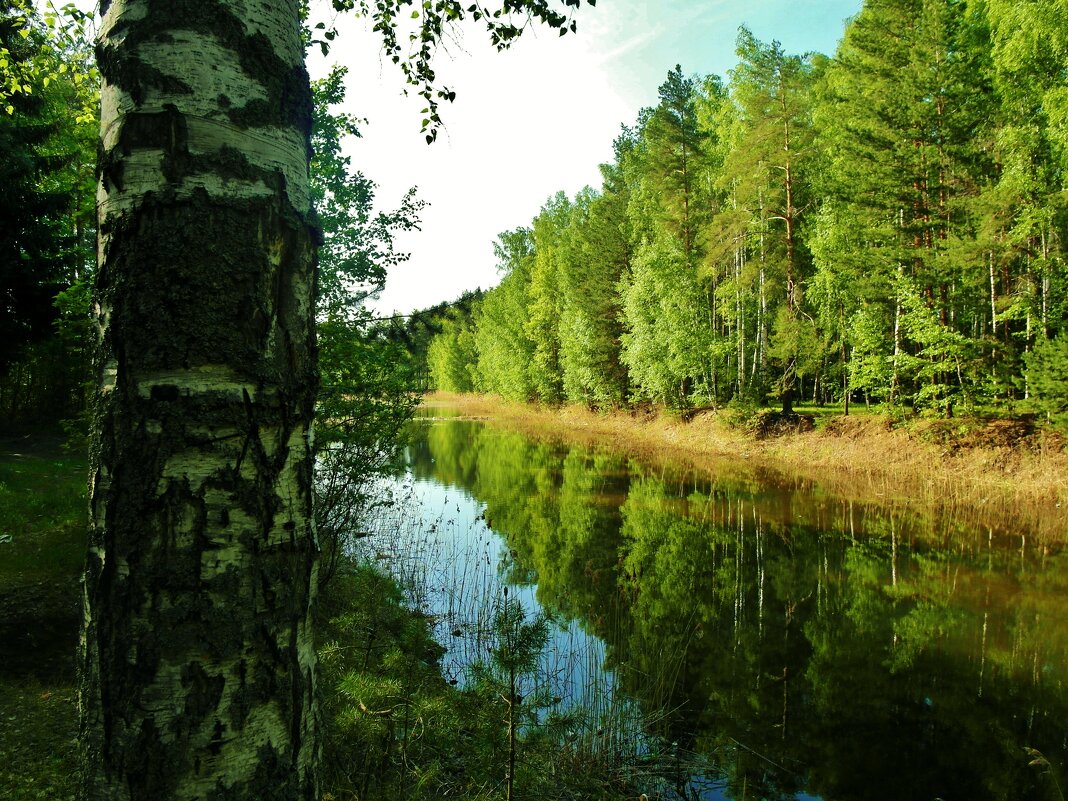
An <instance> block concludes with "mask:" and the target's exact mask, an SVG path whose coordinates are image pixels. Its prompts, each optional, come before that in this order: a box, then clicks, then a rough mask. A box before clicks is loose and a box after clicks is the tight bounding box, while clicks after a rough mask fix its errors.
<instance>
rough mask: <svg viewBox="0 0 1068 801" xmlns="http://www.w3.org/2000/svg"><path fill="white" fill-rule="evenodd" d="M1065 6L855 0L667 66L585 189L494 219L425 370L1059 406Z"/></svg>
mask: <svg viewBox="0 0 1068 801" xmlns="http://www.w3.org/2000/svg"><path fill="white" fill-rule="evenodd" d="M1066 15H1068V3H1066V2H1064V0H1055V2H1047V3H1023V4H1021V3H1014V2H1010V1H1009V0H986V1H985V2H964V1H963V0H868V2H866V3H865V5H864V8H863V9H862V10H861V12H860V13H859V14H857V16H856V17H854V18H853V19H852V20H851V21H850V22H849V24H848V26H847V28H846V31H845V34H844V36H843V39H842V41H841V43H840V45H839V47H838V51H837V54H836V55H835V56H834V58H828V57H826V56H822V55H818V54H804V55H791V54H788V53H786V52H784V51H783V49H782V47H781V46H780V45H779V44H778V43H777V42H772V43H771V44H767V43H764V42H761V41H758V40H757V39H756V38H755V37H754V36H753V34H752V33H751V32H750V31H749V30H747V29H745V28H742V29H741V30H740V32H739V35H738V40H737V53H738V58H739V62H738V65H737V67H735V69H733V70H731V71H730V72H729V74H728V79H727V80H726V81H725V82H724V81H723V80H721V79H720V78H719V77H716V76H710V77H707V78H691V77H687V76H686V75H684V74H683V72H682V70H681V69H680V68H679V67H676V68H675V69H674V70H672V71H671V72H669V74H668V76H667V80H666V81H665V82H664V83H663V84H662V85H661V87H660V91H659V98H660V101H659V103H658V105H657V106H656V107H654V108H647V109H644V110H643V111H642V112H641V113H640V115H639V117H638V120H637V122H636V123H635V124H634V125H633V126H630V127H624V129H623V131H622V133H621V135H620V136H619V138H618V139H617V140H616V142H615V148H614V152H615V159H614V161H613V162H612V163H610V164H605V165H602V167H601V171H602V175H603V185H602V187H601V188H600V190H594V189H591V188H587V189H584V190H583V191H581V192H579V193H578V195H577V196H575V197H574V198H568V197H567V196H565V195H564V194H563V193H559V194H557V195H556V196H554V197H553V198H551V199H550V200H549V201H548V202H547V203H546V205H545V206H544V208H543V209H542V210H541V212H540V213H539V214H538V216H537V217H536V218H535V219H534V220H533V222H532V223H531V224H530V225H529V226H525V227H520V228H517V229H515V230H513V231H508V232H506V233H503V234H501V235H500V238H499V241H498V243H497V250H496V252H497V257H498V262H499V269H500V270H501V272H502V274H503V278H502V280H501V282H500V284H499V286H497V287H496V288H495V289H493V290H492V291H490V292H488V293H487V294H486V295H485V297H484V298H483V299H482V300H481V302H480V303H478V304H477V305H476V306H475V307H474V308H473V309H472V310H471V311H470V312H468V313H461V312H456V313H454V314H453V315H452V317H451V318H450V319H448V320H447V321H446V322H445V325H444V328H443V330H442V332H441V333H440V334H439V335H438V336H436V337H435V338H434V340H433V341H432V342H431V343H430V345H429V349H428V359H429V367H430V371H431V375H432V378H433V381H434V384H435V385H436V386H437V387H438V388H440V389H444V390H451V391H481V392H492V393H497V394H500V395H503V396H505V397H507V398H512V399H516V400H522V401H540V402H544V403H561V402H571V403H581V404H586V405H589V406H591V407H599V408H605V407H617V406H621V405H625V404H629V403H634V402H653V403H656V404H662V405H664V406H666V407H670V408H676V409H681V408H687V407H693V406H705V405H711V406H717V405H721V404H726V403H729V402H732V401H734V402H742V403H764V402H767V401H769V400H778V401H779V402H781V403H782V404H783V406H784V407H785V409H786V410H789V409H790V408H791V407H792V404H793V403H794V402H795V401H801V400H804V401H806V402H811V401H815V402H817V403H832V402H837V403H843V402H845V403H848V401H849V400H850V399H851V400H852V401H854V402H857V401H866V402H881V403H888V404H893V405H908V406H913V407H915V408H918V409H925V410H931V411H932V412H935V413H940V414H944V415H951V414H953V412H954V410H955V409H964V410H974V409H982V408H991V407H1002V408H1011V407H1014V406H1015V405H1017V402H1019V401H1027V403H1028V404H1029V408H1032V409H1034V410H1038V411H1043V412H1047V413H1049V414H1050V415H1051V416H1054V417H1059V418H1060V419H1062V420H1065V419H1068V366H1066V364H1068V271H1066V268H1065V241H1066V240H1065V235H1066V226H1068V215H1066V208H1068V205H1066V198H1068V196H1066V195H1065V189H1066V183H1065V170H1066V168H1068V70H1066V65H1068V24H1066V22H1065V20H1066V19H1068V16H1066Z"/></svg>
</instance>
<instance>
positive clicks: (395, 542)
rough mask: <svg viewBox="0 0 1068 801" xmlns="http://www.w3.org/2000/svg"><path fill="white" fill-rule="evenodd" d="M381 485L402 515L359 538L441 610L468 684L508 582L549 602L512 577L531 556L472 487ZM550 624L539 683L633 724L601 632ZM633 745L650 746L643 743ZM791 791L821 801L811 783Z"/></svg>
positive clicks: (703, 778) (531, 604) (448, 666)
mask: <svg viewBox="0 0 1068 801" xmlns="http://www.w3.org/2000/svg"><path fill="white" fill-rule="evenodd" d="M383 488H384V489H385V490H386V491H387V492H388V493H389V494H390V495H391V496H392V497H393V499H394V502H395V509H396V510H397V515H396V516H391V517H388V519H387V518H386V517H383V518H382V519H381V520H380V525H379V526H378V528H377V530H374V531H372V533H371V535H370V536H369V537H367V538H366V539H364V540H362V541H361V547H362V548H363V549H365V552H366V553H367V554H368V556H370V557H372V558H375V559H377V560H379V561H381V562H382V563H383V564H384V565H385V566H386V567H387V568H388V569H389V570H390V571H391V572H392V573H393V575H395V576H396V577H397V578H399V579H400V580H401V582H402V583H403V584H404V585H405V586H406V587H408V589H409V591H410V593H411V596H412V600H413V602H414V603H415V605H416V607H417V608H418V609H419V610H420V611H422V612H424V613H425V614H427V615H429V616H431V618H432V619H433V620H434V622H435V631H436V637H437V639H438V641H439V642H440V643H441V644H442V646H444V647H445V648H446V653H445V656H444V657H443V659H442V666H443V671H444V673H445V675H446V677H447V678H449V679H452V680H455V681H456V683H457V684H460V685H462V684H463V683H464V680H465V668H466V667H467V666H469V665H470V664H471V663H473V662H474V661H475V660H476V659H479V658H483V659H485V658H486V657H487V655H488V650H489V647H490V640H489V639H488V637H487V632H488V631H489V628H490V622H489V621H490V618H491V617H492V610H493V609H494V608H495V604H499V603H500V602H501V600H502V599H503V597H504V590H505V588H506V587H507V590H508V595H509V597H512V598H518V599H519V601H520V602H521V603H522V605H523V608H524V610H526V611H527V613H528V615H530V616H533V615H536V614H538V613H540V612H548V613H549V614H551V613H552V610H545V609H543V608H542V606H541V604H540V603H539V602H538V600H537V597H536V590H537V585H536V583H534V582H530V583H525V584H524V583H519V584H516V583H511V582H510V581H509V579H515V578H516V577H525V576H526V575H527V573H526V570H525V566H523V565H518V566H517V567H518V568H519V569H518V570H515V569H512V570H511V571H510V570H509V568H510V567H516V566H513V565H512V564H511V554H510V553H509V552H508V548H507V545H506V543H505V541H504V539H503V537H501V536H500V535H499V534H497V533H496V532H495V531H493V529H492V528H490V527H489V526H488V525H486V521H485V518H484V515H483V513H484V511H485V505H484V504H482V503H481V502H479V501H478V500H476V499H475V498H473V497H472V496H471V495H470V494H469V493H467V492H466V491H465V490H463V489H460V488H458V487H454V486H446V485H444V484H440V483H438V482H436V481H432V480H421V479H420V480H416V479H413V478H412V476H411V475H410V474H408V475H405V476H402V477H398V478H394V479H390V480H387V481H386V483H385V485H384V487H383ZM509 573H510V574H511V575H509ZM534 578H535V581H536V577H534ZM487 610H489V611H487ZM550 631H551V634H550V640H549V644H548V646H547V647H546V649H545V652H544V654H543V656H542V660H541V665H540V670H539V675H540V679H539V682H547V684H545V683H539V685H538V688H537V689H539V690H545V691H546V692H547V694H548V695H550V696H551V697H554V698H559V699H560V702H559V703H560V708H561V709H562V710H567V709H575V708H584V709H586V710H587V711H588V712H589V713H590V715H591V720H590V723H592V726H591V729H596V728H597V726H598V721H599V719H600V718H601V717H602V716H612V715H616V716H619V715H626V716H628V717H629V720H630V722H631V723H630V725H633V726H635V727H637V726H639V725H640V723H639V718H638V717H637V716H636V705H635V704H634V703H633V702H632V701H629V700H628V699H621V698H617V697H615V694H614V690H615V682H614V677H613V676H612V674H611V672H606V671H605V669H604V662H605V644H604V642H603V641H602V640H600V639H599V638H597V637H594V636H592V635H590V634H588V633H586V632H584V631H583V630H582V629H581V628H580V626H579V623H578V622H577V621H570V622H564V621H554V625H552V626H551V628H550ZM529 691H530V688H527V689H526V692H529ZM616 719H617V721H618V719H619V718H618V717H617V718H616ZM634 745H635V746H636V747H637V748H638V749H639V750H640V751H642V752H645V746H643V745H640V744H634ZM665 789H667V788H665ZM686 791H687V797H690V798H693V797H696V798H699V799H701V800H702V801H728V800H729V799H730V798H731V796H730V795H728V794H727V793H726V788H725V787H724V782H723V780H722V779H721V778H719V777H717V776H712V775H702V774H696V775H691V777H690V781H689V784H688V786H687V788H686ZM794 798H795V801H820V800H819V798H818V797H816V796H811V795H807V794H805V793H798V794H797V795H795V796H794Z"/></svg>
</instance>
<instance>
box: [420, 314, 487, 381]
mask: <svg viewBox="0 0 1068 801" xmlns="http://www.w3.org/2000/svg"><path fill="white" fill-rule="evenodd" d="M472 312H474V313H477V307H475V309H473V310H472ZM477 360H478V351H477V349H476V347H475V332H474V327H473V325H472V322H471V316H470V314H467V315H462V316H461V315H457V316H455V317H451V318H446V319H445V321H444V322H443V323H442V328H441V333H440V334H437V335H436V336H435V337H434V338H433V339H431V340H430V345H429V347H428V348H427V364H428V365H429V368H430V380H431V381H432V382H433V385H434V387H435V388H436V389H440V390H443V391H445V392H471V391H472V390H474V389H475V364H476V362H477Z"/></svg>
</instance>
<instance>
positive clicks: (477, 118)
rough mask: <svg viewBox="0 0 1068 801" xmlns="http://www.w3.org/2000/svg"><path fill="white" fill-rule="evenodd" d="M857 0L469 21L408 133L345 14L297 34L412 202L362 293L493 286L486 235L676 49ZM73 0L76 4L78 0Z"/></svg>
mask: <svg viewBox="0 0 1068 801" xmlns="http://www.w3.org/2000/svg"><path fill="white" fill-rule="evenodd" d="M38 2H39V4H40V0H38ZM861 3H862V0H598V3H597V5H596V6H595V7H590V6H589V5H587V4H586V3H585V0H583V6H582V8H581V9H580V10H579V11H578V12H577V13H576V15H575V18H576V20H577V22H578V33H577V34H570V33H569V34H568V35H566V36H562V37H561V36H559V35H558V34H557V32H555V31H551V30H548V29H543V30H538V29H537V28H531V29H529V30H527V32H526V33H525V34H524V35H523V36H522V37H521V38H520V40H519V42H518V43H516V44H515V45H514V46H513V47H512V49H511V50H509V51H506V52H503V53H498V52H497V51H496V50H494V49H493V47H492V46H490V44H489V42H488V36H487V35H486V33H485V31H484V30H480V29H478V27H477V26H475V25H469V26H466V27H465V28H463V29H462V30H460V31H459V32H458V33H457V36H456V37H455V38H454V41H452V42H450V43H449V44H448V45H447V46H446V47H445V48H443V49H442V50H441V51H439V54H438V60H437V61H436V63H435V68H436V70H437V72H438V75H439V78H440V79H441V81H440V82H441V84H442V85H446V86H448V87H449V88H451V89H453V90H454V91H455V92H456V95H457V97H456V101H455V102H454V103H451V104H449V103H443V104H442V106H441V107H440V113H441V116H442V118H443V119H444V122H445V128H444V130H443V131H442V132H441V133H440V134H439V137H438V141H437V142H435V143H434V144H433V145H427V144H426V142H425V140H424V138H423V136H424V135H423V134H422V133H421V132H420V122H421V120H422V117H423V115H422V114H420V113H419V112H420V110H421V109H422V108H423V106H424V104H423V102H422V101H421V100H420V98H418V97H417V96H416V95H414V94H413V95H412V96H410V97H405V96H404V94H403V90H404V80H403V78H402V76H401V73H400V70H399V69H398V68H397V67H396V66H395V65H393V64H392V63H390V62H388V61H387V60H384V59H383V58H381V55H380V51H381V48H380V44H379V40H378V37H377V34H374V33H373V32H371V31H370V30H369V26H368V25H367V24H366V21H365V20H362V19H359V18H355V17H353V16H352V15H350V14H345V15H342V16H341V17H339V18H336V22H337V25H338V29H339V36H338V38H337V39H335V40H334V42H333V46H332V48H331V50H330V53H329V55H328V56H327V57H325V58H324V57H323V56H322V55H321V54H320V53H319V51H318V49H315V48H313V50H312V51H311V52H310V53H309V58H308V69H309V71H310V72H311V75H312V77H313V78H318V77H322V76H323V75H325V74H326V73H327V71H328V70H329V68H330V66H331V65H332V64H341V65H343V66H345V67H347V68H348V70H349V73H348V79H347V82H346V85H347V88H348V97H347V100H346V104H345V105H344V106H343V110H345V111H347V112H349V113H351V114H355V115H356V116H358V117H361V118H365V119H366V120H367V124H365V125H363V126H362V134H363V135H362V137H361V138H359V139H355V138H353V139H350V140H349V142H348V144H347V146H346V152H347V153H348V155H350V156H351V157H352V163H353V167H354V169H356V170H360V171H362V172H363V173H364V174H365V175H367V176H368V177H369V178H370V179H371V180H373V181H375V182H376V183H377V184H378V186H379V189H378V193H377V198H376V200H377V204H378V206H379V208H380V209H383V210H391V209H394V208H396V207H397V206H398V205H399V204H400V201H401V198H402V197H403V195H404V193H405V192H406V191H407V190H408V189H409V188H410V187H413V186H414V187H417V188H418V192H419V197H420V198H421V199H422V200H424V201H425V202H426V203H427V206H426V207H425V208H424V209H423V212H422V215H421V218H422V224H421V230H419V231H417V232H412V233H410V234H405V235H403V236H401V237H400V238H399V239H398V249H399V250H401V251H403V252H407V253H410V259H409V260H408V261H407V262H405V263H403V264H401V265H398V266H397V267H394V268H393V269H391V271H390V273H389V276H388V277H387V281H386V288H385V291H384V292H383V293H382V295H381V297H380V298H378V299H377V300H375V301H373V305H374V308H375V309H376V310H377V311H378V312H379V313H381V314H383V315H388V314H392V313H394V312H396V313H401V314H406V313H409V312H411V311H413V310H416V309H422V308H426V307H428V306H432V305H434V304H436V303H439V302H441V301H446V300H454V299H455V298H457V297H458V296H459V295H460V294H461V293H463V292H464V291H465V290H469V289H475V288H479V287H480V288H482V289H489V288H491V287H492V286H494V285H495V284H496V283H497V281H498V280H499V278H500V276H499V274H498V273H497V269H496V260H495V259H494V256H493V243H494V241H495V240H496V238H497V234H498V233H500V232H502V231H507V230H511V229H514V228H517V227H519V226H525V225H529V224H530V222H531V220H532V219H533V218H534V216H535V215H536V214H537V213H538V210H539V209H540V208H541V207H542V206H543V205H544V204H545V201H546V200H548V199H549V198H550V197H551V196H552V195H554V194H556V192H558V191H561V190H562V191H564V192H566V193H567V194H568V195H569V196H572V197H573V196H574V195H575V193H577V192H578V191H579V190H581V189H582V188H583V187H584V186H587V185H589V186H593V187H594V188H598V189H599V188H600V172H599V170H598V165H600V164H601V163H603V162H607V161H610V160H611V159H612V141H613V140H614V139H615V138H616V136H617V135H618V134H619V131H620V127H621V126H622V125H629V124H632V123H633V122H634V121H635V120H636V119H637V117H638V112H639V111H640V110H641V109H642V107H644V106H651V105H654V104H655V103H656V100H657V88H658V87H659V86H660V84H661V83H663V81H664V79H665V77H666V76H667V73H668V70H670V69H672V68H673V67H674V66H675V65H676V64H679V65H681V66H682V69H683V72H684V73H686V74H687V75H696V76H705V75H709V74H712V73H715V74H718V75H721V76H723V77H724V78H726V76H727V71H728V70H729V69H731V68H732V67H733V66H734V65H735V63H736V61H737V59H736V58H735V54H734V43H735V38H736V36H737V33H738V27H739V26H740V25H747V26H748V27H749V29H750V30H751V31H752V32H753V33H754V35H755V36H756V37H757V38H758V39H760V40H762V41H771V40H778V41H779V42H781V43H782V45H783V46H784V47H785V49H786V50H787V52H791V53H804V52H809V51H818V52H822V53H827V54H828V55H830V54H833V52H834V50H835V47H836V46H837V43H838V40H839V39H840V38H841V35H842V31H843V29H844V26H845V21H846V20H847V19H848V18H849V17H850V16H852V15H854V14H856V13H857V12H858V11H859V10H860V7H861ZM78 5H79V7H83V8H86V9H87V10H88V9H91V8H93V6H94V2H93V0H78ZM561 6H562V0H561ZM316 7H317V8H319V9H322V10H321V11H320V12H319V16H318V17H314V18H315V19H326V20H329V19H330V16H331V15H332V12H329V8H330V3H329V0H317V2H316V5H314V6H313V8H316ZM314 13H315V12H313V15H314ZM323 15H327V16H323Z"/></svg>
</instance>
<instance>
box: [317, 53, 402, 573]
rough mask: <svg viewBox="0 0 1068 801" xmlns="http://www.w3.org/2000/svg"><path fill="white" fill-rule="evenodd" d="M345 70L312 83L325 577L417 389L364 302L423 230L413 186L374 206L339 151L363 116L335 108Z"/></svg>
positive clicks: (396, 346) (397, 440)
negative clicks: (401, 247)
mask: <svg viewBox="0 0 1068 801" xmlns="http://www.w3.org/2000/svg"><path fill="white" fill-rule="evenodd" d="M344 78H345V71H344V70H343V69H341V68H338V67H335V68H333V69H332V70H331V71H330V73H329V75H328V76H327V77H326V78H324V79H322V80H320V81H316V82H315V83H314V84H313V86H312V92H313V97H314V99H315V113H314V117H313V129H312V145H313V149H314V152H315V156H314V158H313V159H312V162H311V172H310V179H311V180H310V184H311V194H312V201H313V203H314V208H315V210H316V214H317V216H318V220H319V224H320V226H321V227H322V232H323V242H322V244H321V245H320V247H319V297H318V299H317V321H316V322H317V325H316V335H317V339H318V346H319V374H320V376H321V380H322V385H321V390H320V394H319V402H318V405H317V409H316V485H315V489H316V498H315V501H316V503H315V516H316V526H317V529H318V532H319V538H320V541H321V542H322V543H323V551H324V558H323V566H322V572H323V575H324V576H325V577H327V578H329V577H330V576H331V575H332V574H333V572H334V570H335V569H336V567H337V565H338V564H339V560H340V559H341V555H342V552H343V551H344V549H345V544H346V543H347V542H348V541H349V540H350V539H351V538H352V537H354V536H357V534H358V528H359V520H360V519H361V517H362V515H363V514H364V513H365V512H366V509H367V507H368V505H369V504H371V503H372V498H371V496H370V495H369V492H368V487H369V486H370V484H371V483H372V482H373V480H374V478H375V476H376V475H380V474H381V473H382V472H383V471H384V470H386V469H387V468H388V467H389V466H390V465H391V464H392V460H393V457H394V455H395V453H396V452H397V449H398V448H399V447H400V445H401V442H402V430H403V428H404V426H405V424H406V423H407V422H408V420H409V419H410V418H411V414H412V409H413V407H414V405H415V395H414V394H413V393H412V391H411V380H410V375H408V374H407V373H406V372H405V371H403V370H398V369H396V367H397V365H398V364H400V363H403V361H404V356H405V355H406V354H405V351H404V349H403V347H402V345H401V344H400V343H398V342H397V341H396V340H395V339H393V338H391V337H390V336H389V331H388V329H386V328H385V327H383V326H382V325H380V324H379V323H378V322H377V321H376V320H374V319H373V316H372V315H371V313H370V312H369V311H368V310H367V309H366V307H365V306H364V305H363V304H364V301H365V300H366V299H367V298H368V297H370V296H372V295H374V294H375V293H377V292H378V291H380V290H381V289H382V287H383V285H384V283H385V280H386V273H387V270H388V269H389V268H390V267H391V266H394V265H396V264H398V263H400V262H403V261H404V260H405V259H406V258H407V254H405V253H399V252H397V251H396V250H395V248H394V237H395V236H396V234H397V233H398V232H401V231H410V230H412V229H415V228H418V226H419V219H418V214H419V211H420V209H421V208H422V205H423V204H422V202H421V201H419V200H417V199H416V198H415V193H414V190H412V191H409V192H408V193H407V194H406V195H405V196H404V198H403V200H402V202H401V206H400V208H399V209H397V210H395V211H391V212H383V211H376V210H375V208H374V200H375V185H374V183H373V182H372V181H370V180H369V179H368V178H367V177H366V176H365V175H363V173H360V172H356V173H354V172H352V166H351V160H350V158H349V157H348V156H345V155H343V152H342V147H343V142H344V138H345V137H346V136H353V135H358V128H357V120H355V119H354V118H353V117H351V116H350V115H346V114H343V113H337V112H335V111H333V110H332V106H335V105H337V104H339V103H341V102H342V101H343V100H344V97H345V86H344Z"/></svg>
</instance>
